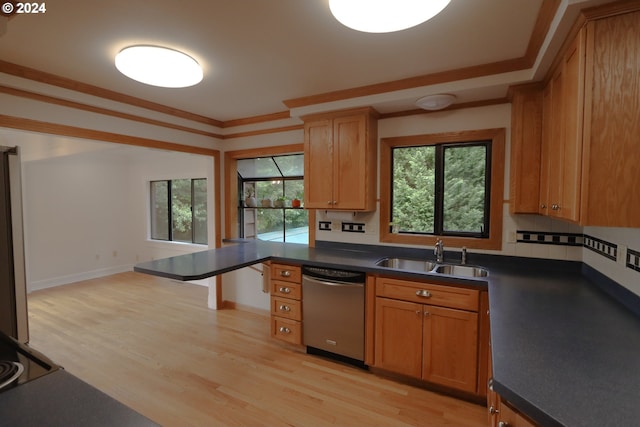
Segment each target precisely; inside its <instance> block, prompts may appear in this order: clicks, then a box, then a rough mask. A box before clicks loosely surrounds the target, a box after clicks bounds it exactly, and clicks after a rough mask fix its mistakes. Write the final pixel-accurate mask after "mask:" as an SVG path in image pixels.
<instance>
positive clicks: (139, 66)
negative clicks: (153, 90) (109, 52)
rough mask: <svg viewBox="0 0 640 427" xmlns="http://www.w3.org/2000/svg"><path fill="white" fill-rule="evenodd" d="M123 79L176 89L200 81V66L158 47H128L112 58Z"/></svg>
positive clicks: (187, 56)
mask: <svg viewBox="0 0 640 427" xmlns="http://www.w3.org/2000/svg"><path fill="white" fill-rule="evenodd" d="M115 62H116V68H117V69H118V70H119V71H120V72H121V73H122V74H124V75H125V76H127V77H129V78H131V79H133V80H136V81H138V82H141V83H145V84H148V85H151V86H159V87H168V88H180V87H188V86H193V85H196V84H198V83H200V82H201V81H202V77H203V73H202V67H200V64H198V62H197V61H196V60H195V59H193V58H192V57H190V56H189V55H187V54H185V53H182V52H179V51H177V50H173V49H169V48H166V47H161V46H147V45H138V46H129V47H126V48H124V49H122V50H121V51H120V52H118V54H117V55H116V59H115Z"/></svg>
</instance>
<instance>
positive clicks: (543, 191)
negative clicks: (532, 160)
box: [538, 83, 553, 215]
mask: <svg viewBox="0 0 640 427" xmlns="http://www.w3.org/2000/svg"><path fill="white" fill-rule="evenodd" d="M552 86H553V85H552V83H549V84H547V86H546V87H545V88H544V91H543V92H542V146H541V148H540V197H539V205H538V213H539V214H541V215H549V212H550V211H551V200H550V197H551V195H550V194H549V189H550V188H551V185H550V170H551V138H552V134H553V132H552V130H553V125H552V121H553V114H552V111H551V106H552V105H553V103H552V101H553V99H552V98H551V88H552Z"/></svg>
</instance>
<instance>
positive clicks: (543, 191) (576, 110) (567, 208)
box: [532, 31, 585, 222]
mask: <svg viewBox="0 0 640 427" xmlns="http://www.w3.org/2000/svg"><path fill="white" fill-rule="evenodd" d="M584 45H585V42H584V31H580V32H579V33H578V36H577V37H576V38H575V39H574V40H573V41H572V43H571V45H570V46H569V48H568V49H567V51H566V54H565V55H564V56H563V58H562V60H561V61H560V62H559V64H558V66H557V68H556V69H555V70H554V72H553V74H552V75H551V79H550V80H549V82H548V83H547V86H546V87H545V89H544V91H543V93H542V109H543V113H542V140H541V143H542V148H541V154H542V155H541V163H540V186H539V194H540V198H539V208H538V212H539V213H541V214H543V215H549V216H553V217H557V218H562V219H566V220H569V221H573V222H578V221H579V220H580V184H581V173H582V168H581V159H582V144H583V142H582V124H583V122H582V117H583V99H584V61H585V59H584V58H585V47H584ZM533 190H535V189H534V188H532V191H533Z"/></svg>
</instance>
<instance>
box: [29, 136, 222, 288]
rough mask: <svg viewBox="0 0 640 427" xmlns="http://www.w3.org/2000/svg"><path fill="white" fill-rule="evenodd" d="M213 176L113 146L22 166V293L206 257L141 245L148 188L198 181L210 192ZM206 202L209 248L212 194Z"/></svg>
mask: <svg viewBox="0 0 640 427" xmlns="http://www.w3.org/2000/svg"><path fill="white" fill-rule="evenodd" d="M213 176H214V171H213V159H212V158H211V157H209V156H197V155H190V154H181V153H168V152H163V151H160V150H150V149H142V148H131V147H122V146H118V145H113V146H112V147H111V148H110V149H103V150H99V151H91V152H82V153H79V154H71V155H66V156H61V157H53V158H45V159H40V160H33V161H27V162H23V177H24V193H23V199H24V207H25V243H26V251H27V280H28V290H29V291H33V290H36V289H42V288H46V287H50V286H56V285H60V284H66V283H71V282H75V281H78V280H84V279H89V278H94V277H100V276H104V275H107V274H113V273H116V272H121V271H130V270H131V269H132V268H133V265H135V264H136V263H138V262H142V261H146V260H151V259H156V258H164V257H168V256H174V255H181V254H183V253H188V252H193V251H201V250H206V249H207V246H202V245H188V244H181V243H170V242H156V241H151V240H149V239H148V237H147V236H148V212H149V190H148V188H149V185H148V182H149V181H150V180H155V179H175V178H203V177H204V178H207V180H208V184H209V185H208V188H211V189H212V188H213ZM208 197H209V200H208V206H209V212H210V213H211V215H209V227H208V228H209V229H208V231H209V241H210V242H212V243H213V242H214V239H215V235H214V222H213V221H214V216H213V214H212V213H213V206H214V200H213V191H209V193H208ZM201 284H205V285H208V284H209V282H208V281H207V282H205V283H201Z"/></svg>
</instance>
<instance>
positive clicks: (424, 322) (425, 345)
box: [375, 297, 478, 393]
mask: <svg viewBox="0 0 640 427" xmlns="http://www.w3.org/2000/svg"><path fill="white" fill-rule="evenodd" d="M375 329H376V336H375V362H376V367H379V368H382V369H385V370H388V371H391V372H396V373H399V374H403V375H408V376H411V377H415V378H420V379H422V380H424V381H428V382H431V383H434V384H439V385H443V386H446V387H450V388H454V389H457V390H462V391H465V392H470V393H476V389H477V374H478V364H477V360H478V359H477V355H478V314H477V313H475V312H469V311H464V310H458V309H452V308H446V307H438V306H433V305H428V304H419V303H414V302H408V301H399V300H394V299H389V298H381V297H378V298H376V328H375Z"/></svg>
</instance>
